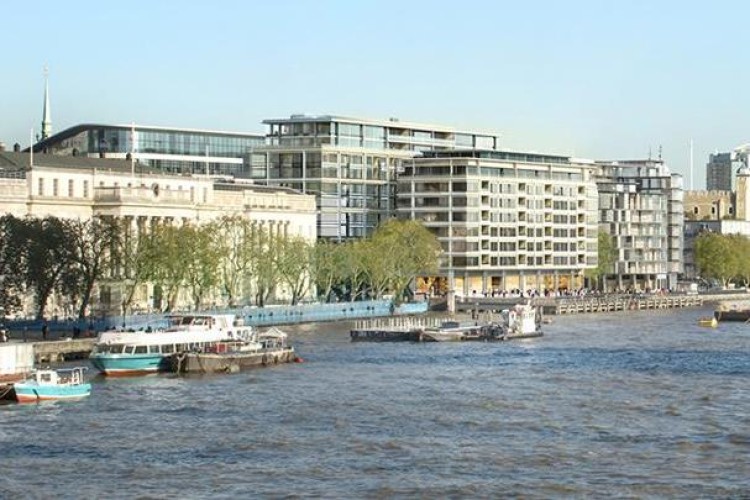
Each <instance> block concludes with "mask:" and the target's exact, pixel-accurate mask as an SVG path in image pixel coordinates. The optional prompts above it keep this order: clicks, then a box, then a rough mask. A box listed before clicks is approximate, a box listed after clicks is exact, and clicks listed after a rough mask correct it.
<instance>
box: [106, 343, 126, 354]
mask: <svg viewBox="0 0 750 500" xmlns="http://www.w3.org/2000/svg"><path fill="white" fill-rule="evenodd" d="M123 347H124V346H122V345H113V346H110V347H109V348H108V349H109V352H111V353H112V354H122V352H123Z"/></svg>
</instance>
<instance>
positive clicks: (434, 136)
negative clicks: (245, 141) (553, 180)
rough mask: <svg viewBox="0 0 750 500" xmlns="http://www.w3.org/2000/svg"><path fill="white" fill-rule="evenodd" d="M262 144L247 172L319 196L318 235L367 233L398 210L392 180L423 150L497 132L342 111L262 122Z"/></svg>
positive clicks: (492, 144)
mask: <svg viewBox="0 0 750 500" xmlns="http://www.w3.org/2000/svg"><path fill="white" fill-rule="evenodd" d="M263 123H265V124H266V125H267V126H268V127H269V130H268V135H267V137H266V145H265V146H262V147H255V148H253V152H252V154H251V155H250V157H249V158H248V162H249V168H246V169H245V170H246V171H248V170H249V176H250V178H252V179H253V180H254V181H255V182H256V183H262V184H265V185H268V186H286V187H290V188H293V189H296V190H299V191H301V192H304V193H309V194H313V195H315V197H316V201H317V208H318V222H317V233H318V237H321V238H328V239H334V240H338V241H342V240H345V239H348V238H359V237H364V236H368V235H370V234H371V233H372V231H373V230H374V229H375V228H376V227H377V226H378V224H379V223H380V222H381V221H383V220H385V219H386V218H388V217H390V216H392V215H393V213H394V211H395V187H396V178H397V176H398V174H399V173H400V172H402V171H403V170H404V165H405V164H406V163H407V162H408V161H409V160H411V159H412V158H414V157H415V156H417V155H419V154H420V153H421V152H423V151H429V150H436V151H447V150H454V149H474V148H479V149H486V150H495V149H497V147H498V136H497V135H494V134H487V133H482V132H476V131H466V130H458V129H455V128H452V127H445V126H440V125H430V124H419V123H410V122H402V121H400V120H398V119H395V118H391V119H388V120H369V119H362V118H351V117H344V116H332V115H324V116H307V115H292V116H291V117H289V118H283V119H269V120H264V122H263Z"/></svg>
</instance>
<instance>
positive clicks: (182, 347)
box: [175, 344, 187, 352]
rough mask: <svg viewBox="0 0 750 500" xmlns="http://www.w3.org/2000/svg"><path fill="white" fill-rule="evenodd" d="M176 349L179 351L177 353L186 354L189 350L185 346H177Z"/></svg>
mask: <svg viewBox="0 0 750 500" xmlns="http://www.w3.org/2000/svg"><path fill="white" fill-rule="evenodd" d="M175 349H177V352H184V351H186V350H187V349H186V347H185V344H177V346H176V347H175Z"/></svg>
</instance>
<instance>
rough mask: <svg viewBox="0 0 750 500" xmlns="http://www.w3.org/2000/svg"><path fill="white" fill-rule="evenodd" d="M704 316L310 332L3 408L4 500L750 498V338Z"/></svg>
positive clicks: (0, 480)
mask: <svg viewBox="0 0 750 500" xmlns="http://www.w3.org/2000/svg"><path fill="white" fill-rule="evenodd" d="M707 313H710V311H708V310H694V309H693V310H667V311H659V312H650V313H648V312H638V313H614V314H608V315H605V314H600V315H581V316H568V317H554V318H553V321H554V322H553V323H552V324H551V325H545V336H544V337H543V338H540V339H533V340H528V341H519V342H508V343H459V344H450V343H448V344H410V343H391V344H378V343H350V342H349V337H348V331H349V328H350V326H351V325H350V324H348V323H336V324H324V325H321V324H318V325H306V326H302V327H293V328H292V327H290V328H289V329H288V331H289V332H290V336H291V337H292V341H293V343H294V344H295V346H296V348H297V350H298V352H299V354H300V355H301V356H302V357H303V358H304V359H305V362H304V363H302V364H290V365H281V366H277V367H273V368H268V369H258V370H255V371H248V372H244V373H240V374H236V375H221V376H204V377H183V378H177V377H173V376H168V375H158V376H150V377H144V378H134V379H106V380H105V379H102V378H99V377H97V378H95V379H94V386H93V392H92V395H91V397H90V398H88V399H86V400H82V401H79V402H67V403H51V404H41V405H15V404H12V405H4V406H0V457H2V460H0V464H2V470H1V471H0V497H3V498H52V497H54V498H133V497H140V498H206V497H211V498H248V497H256V498H257V497H285V496H292V497H307V496H312V497H325V498H353V497H357V498H362V497H420V498H432V497H445V496H450V497H454V498H455V497H485V498H488V497H499V496H503V497H507V496H521V497H524V498H549V497H571V498H573V497H581V496H596V497H604V496H607V497H609V496H617V497H623V496H624V497H639V498H643V497H665V496H666V497H691V498H696V497H744V496H747V495H750V489H749V487H748V481H750V413H749V410H750V406H749V403H750V386H749V385H748V382H749V381H750V325H746V324H742V323H735V324H731V323H722V324H721V325H720V326H719V328H718V329H716V330H712V329H706V328H701V327H699V326H697V318H698V317H699V316H701V315H705V314H707ZM90 373H93V371H92V372H90Z"/></svg>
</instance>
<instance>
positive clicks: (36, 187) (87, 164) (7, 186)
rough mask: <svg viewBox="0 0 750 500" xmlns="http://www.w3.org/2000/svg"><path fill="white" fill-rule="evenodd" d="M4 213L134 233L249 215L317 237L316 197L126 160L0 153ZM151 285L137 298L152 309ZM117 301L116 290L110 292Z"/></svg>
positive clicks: (268, 225)
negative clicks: (113, 225) (114, 224)
mask: <svg viewBox="0 0 750 500" xmlns="http://www.w3.org/2000/svg"><path fill="white" fill-rule="evenodd" d="M0 210H1V211H2V213H10V214H13V215H15V216H16V217H24V216H27V215H28V216H35V217H45V216H47V215H54V216H57V217H62V218H75V219H90V218H94V217H101V218H113V219H116V220H119V221H121V223H122V225H123V226H124V227H126V228H128V230H129V231H131V232H138V231H145V230H148V228H150V227H152V226H153V225H154V224H188V223H189V224H200V223H203V222H207V221H211V220H215V219H217V218H218V217H221V216H223V215H240V216H242V217H246V218H247V219H249V220H250V221H252V223H253V224H254V225H255V226H256V227H258V228H265V229H267V230H268V231H269V232H270V233H271V234H276V235H286V236H300V237H303V238H305V239H306V240H308V241H310V242H314V241H315V240H316V238H317V234H316V231H315V228H316V224H315V221H316V209H315V198H314V197H313V196H309V195H304V194H300V193H298V192H296V191H293V190H291V189H287V188H281V187H275V188H274V187H267V186H259V185H255V184H252V183H251V182H250V181H244V182H243V181H237V180H230V179H222V178H212V177H207V176H199V175H190V174H185V175H169V174H165V173H163V172H159V171H156V170H154V169H151V168H148V167H145V166H141V165H135V164H133V163H131V162H130V161H126V160H124V159H99V158H87V157H80V156H78V157H74V156H56V155H39V154H34V155H30V154H28V153H9V152H0ZM151 292H152V290H151V289H150V288H148V287H145V288H144V289H143V290H142V293H141V294H140V297H138V300H139V303H140V305H141V306H142V307H143V308H144V309H147V308H150V307H151V305H152V304H148V303H147V302H148V298H149V297H151V296H152V293H151ZM105 295H108V296H109V297H111V299H110V301H111V304H101V307H103V308H104V309H107V308H111V307H113V306H114V304H117V303H118V295H117V293H116V291H113V292H112V293H109V294H105Z"/></svg>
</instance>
